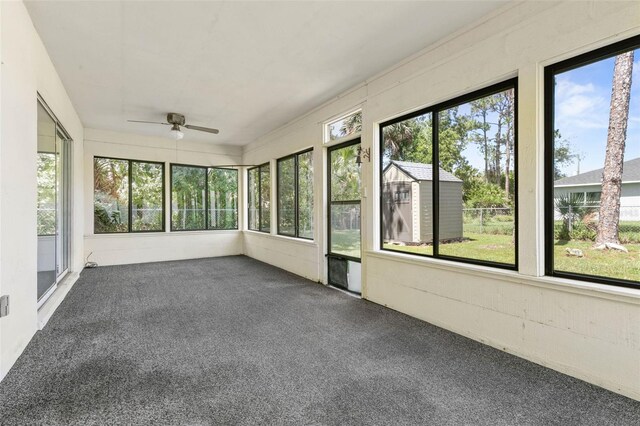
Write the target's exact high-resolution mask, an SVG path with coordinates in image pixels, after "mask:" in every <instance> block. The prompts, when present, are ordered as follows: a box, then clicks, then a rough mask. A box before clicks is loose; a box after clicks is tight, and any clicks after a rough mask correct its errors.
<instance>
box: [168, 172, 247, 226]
mask: <svg viewBox="0 0 640 426" xmlns="http://www.w3.org/2000/svg"><path fill="white" fill-rule="evenodd" d="M237 228H238V171H237V170H236V169H224V168H217V167H203V166H185V165H180V164H172V165H171V230H172V231H203V230H220V229H237Z"/></svg>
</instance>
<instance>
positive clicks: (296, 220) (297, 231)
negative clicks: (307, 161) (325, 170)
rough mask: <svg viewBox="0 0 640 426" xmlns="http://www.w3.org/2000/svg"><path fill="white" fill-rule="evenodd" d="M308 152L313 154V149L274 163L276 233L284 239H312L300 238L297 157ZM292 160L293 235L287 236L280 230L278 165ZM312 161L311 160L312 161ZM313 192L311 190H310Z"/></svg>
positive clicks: (298, 167) (307, 238)
mask: <svg viewBox="0 0 640 426" xmlns="http://www.w3.org/2000/svg"><path fill="white" fill-rule="evenodd" d="M310 152H313V148H309V149H306V150H304V151H300V152H296V153H295V154H291V155H287V156H286V157H282V158H279V159H278V160H277V162H276V209H277V210H276V211H277V213H276V216H277V233H278V235H283V236H285V237H292V238H300V239H303V240H310V241H313V237H312V238H309V237H304V236H300V197H299V194H300V179H299V172H300V170H299V169H300V166H299V157H300V156H301V155H303V154H308V153H310ZM291 159H293V170H294V172H293V173H294V174H293V180H294V195H293V199H294V201H293V204H294V226H293V227H294V232H293V234H288V233H286V232H283V231H282V230H281V228H280V206H281V203H280V201H281V200H280V190H281V185H280V176H281V175H280V164H281V163H283V162H285V161H288V160H291ZM312 161H313V159H312ZM312 191H313V189H312Z"/></svg>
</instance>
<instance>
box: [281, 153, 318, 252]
mask: <svg viewBox="0 0 640 426" xmlns="http://www.w3.org/2000/svg"><path fill="white" fill-rule="evenodd" d="M278 234H280V235H287V236H290V237H298V238H307V239H313V151H305V152H302V153H299V154H294V155H291V156H289V157H286V158H282V159H280V160H278Z"/></svg>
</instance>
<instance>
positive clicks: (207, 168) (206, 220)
mask: <svg viewBox="0 0 640 426" xmlns="http://www.w3.org/2000/svg"><path fill="white" fill-rule="evenodd" d="M174 166H175V167H190V168H194V169H204V176H205V179H204V228H196V229H176V228H175V227H174V225H173V168H174ZM212 169H222V170H233V171H235V173H236V190H237V192H238V193H237V194H236V203H235V208H236V226H235V227H229V228H212V227H209V211H210V207H211V206H210V196H209V171H210V170H212ZM169 174H170V179H169V205H170V206H171V210H170V212H169V221H170V223H171V232H199V231H237V230H238V229H239V221H240V219H239V215H238V198H239V183H240V181H239V173H238V169H235V168H231V167H215V166H199V165H194V164H182V163H171V165H170V171H169Z"/></svg>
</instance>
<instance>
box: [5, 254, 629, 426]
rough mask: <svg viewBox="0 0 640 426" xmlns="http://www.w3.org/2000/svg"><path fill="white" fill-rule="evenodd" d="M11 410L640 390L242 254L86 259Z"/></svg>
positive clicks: (452, 414) (234, 409)
mask: <svg viewBox="0 0 640 426" xmlns="http://www.w3.org/2000/svg"><path fill="white" fill-rule="evenodd" d="M0 424H2V425H13V424H16V425H25V424H46V425H55V424H78V425H80V424H81V425H87V424H108V425H112V424H171V425H173V424H179V425H200V424H247V425H248V424H278V425H280V424H292V425H300V424H328V425H345V424H372V425H396V424H408V425H424V424H433V425H461V424H468V425H519V424H522V425H526V424H535V425H554V424H557V425H583V424H593V425H605V424H618V425H638V424H640V402H637V401H633V400H631V399H628V398H625V397H622V396H619V395H616V394H614V393H611V392H608V391H606V390H604V389H601V388H598V387H596V386H592V385H590V384H587V383H585V382H582V381H580V380H576V379H573V378H571V377H568V376H565V375H563V374H560V373H557V372H554V371H552V370H549V369H547V368H544V367H541V366H538V365H536V364H533V363H530V362H527V361H525V360H522V359H520V358H517V357H514V356H511V355H508V354H506V353H503V352H500V351H498V350H495V349H492V348H490V347H488V346H485V345H482V344H480V343H477V342H474V341H472V340H469V339H466V338H464V337H461V336H458V335H456V334H453V333H450V332H448V331H445V330H442V329H440V328H437V327H435V326H432V325H430V324H427V323H424V322H422V321H419V320H417V319H414V318H411V317H408V316H406V315H403V314H400V313H398V312H394V311H392V310H390V309H386V308H384V307H382V306H378V305H375V304H373V303H370V302H366V301H363V300H360V299H357V298H354V297H351V296H349V295H346V294H343V293H341V292H339V291H336V290H333V289H330V288H326V287H324V286H321V285H319V284H316V283H312V282H309V281H306V280H304V279H302V278H300V277H297V276H295V275H292V274H290V273H287V272H285V271H282V270H280V269H277V268H274V267H272V266H269V265H266V264H264V263H260V262H258V261H256V260H253V259H250V258H247V257H243V256H233V257H225V258H216V259H199V260H189V261H176V262H163V263H150V264H141V265H128V266H113V267H101V268H97V269H88V270H85V271H84V272H83V273H82V274H81V277H80V279H79V281H78V282H77V283H76V285H75V286H74V288H73V289H72V291H71V292H70V293H69V295H68V296H67V298H66V300H65V301H64V302H63V303H62V305H61V306H60V308H59V309H58V311H57V312H56V313H55V314H54V316H53V317H52V318H51V320H50V322H49V324H48V325H47V326H46V327H45V329H44V330H43V331H41V332H38V333H37V334H36V336H35V337H34V339H33V340H32V341H31V343H30V344H29V346H28V347H27V349H26V351H25V352H24V354H23V355H22V356H21V357H20V359H19V360H18V361H17V363H16V365H15V366H14V368H13V369H12V370H11V371H10V372H9V374H8V375H7V377H6V379H5V380H4V381H3V382H2V383H0Z"/></svg>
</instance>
